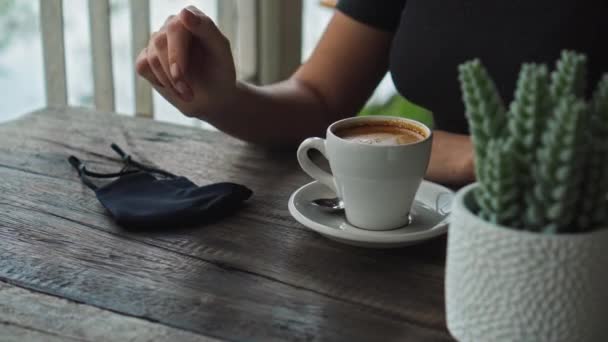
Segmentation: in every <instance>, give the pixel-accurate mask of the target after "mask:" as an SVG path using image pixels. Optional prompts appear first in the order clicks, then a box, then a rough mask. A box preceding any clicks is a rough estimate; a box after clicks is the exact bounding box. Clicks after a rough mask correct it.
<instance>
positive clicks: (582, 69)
mask: <svg viewBox="0 0 608 342" xmlns="http://www.w3.org/2000/svg"><path fill="white" fill-rule="evenodd" d="M586 66H587V57H586V56H585V55H582V54H578V53H576V52H573V51H563V52H562V55H561V58H560V59H559V60H558V61H557V63H555V71H553V72H552V73H551V97H552V98H553V100H554V105H557V104H558V102H559V101H560V99H562V98H563V97H566V96H568V95H570V94H573V95H574V96H576V97H579V98H582V97H584V96H585V88H586V87H587V84H586V83H587V69H586Z"/></svg>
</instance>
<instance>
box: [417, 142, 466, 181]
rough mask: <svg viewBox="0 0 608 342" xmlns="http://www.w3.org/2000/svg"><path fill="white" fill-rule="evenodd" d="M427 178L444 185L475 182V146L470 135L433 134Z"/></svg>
mask: <svg viewBox="0 0 608 342" xmlns="http://www.w3.org/2000/svg"><path fill="white" fill-rule="evenodd" d="M426 178H427V179H429V180H431V181H434V182H438V183H443V184H450V185H464V184H467V183H470V182H473V181H475V167H474V158H473V145H472V143H471V138H470V137H469V136H468V135H463V134H454V133H448V132H445V131H434V132H433V150H432V152H431V160H430V162H429V167H428V169H427V173H426Z"/></svg>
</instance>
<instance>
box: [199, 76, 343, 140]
mask: <svg viewBox="0 0 608 342" xmlns="http://www.w3.org/2000/svg"><path fill="white" fill-rule="evenodd" d="M338 118H339V117H337V116H336V114H335V113H332V111H331V110H330V109H329V108H328V106H327V105H326V104H325V103H324V100H323V98H322V97H321V96H320V95H319V94H317V93H316V92H315V91H314V90H313V89H312V88H311V87H309V86H307V85H306V84H304V83H302V82H301V81H298V80H297V79H295V78H291V79H289V80H286V81H283V82H280V83H276V84H273V85H269V86H261V87H260V86H254V85H251V84H246V83H239V84H238V85H237V90H236V92H235V95H234V98H233V100H232V101H231V103H230V104H228V105H227V106H225V109H224V110H223V111H222V112H221V113H210V114H209V115H207V116H206V117H205V118H204V119H206V120H207V121H208V122H209V123H210V124H212V125H214V126H215V127H217V128H218V129H220V130H222V131H224V132H226V133H228V134H230V135H232V136H234V137H237V138H239V139H242V140H245V141H248V142H252V143H255V144H261V145H266V146H273V147H284V146H296V145H297V144H298V143H299V142H300V141H302V140H303V139H304V138H306V137H310V136H319V135H322V134H323V133H324V130H325V128H327V126H328V125H329V124H330V123H331V122H333V121H335V120H336V119H338Z"/></svg>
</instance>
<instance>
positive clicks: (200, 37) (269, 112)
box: [136, 7, 474, 184]
mask: <svg viewBox="0 0 608 342" xmlns="http://www.w3.org/2000/svg"><path fill="white" fill-rule="evenodd" d="M391 39H392V35H391V34H390V33H388V32H385V31H382V30H377V29H374V28H371V27H370V26H367V25H364V24H362V23H359V22H357V21H355V20H354V19H351V18H350V17H348V16H346V15H344V14H342V13H340V12H336V14H335V15H334V17H333V18H332V20H331V22H330V24H329V25H328V27H327V29H326V31H325V33H324V34H323V36H322V38H321V40H320V42H319V44H318V45H317V47H316V49H315V51H314V52H313V54H312V56H311V57H310V59H309V60H308V61H307V62H306V63H304V64H303V65H302V66H300V68H299V69H298V70H297V71H296V72H295V73H294V74H293V75H292V76H291V77H290V78H289V79H288V80H286V81H283V82H280V83H276V84H273V85H268V86H261V87H258V86H254V85H250V84H247V83H243V82H238V81H236V76H235V69H234V63H233V59H232V55H231V53H230V46H229V42H228V41H227V39H226V38H225V37H224V36H223V35H222V34H221V33H220V31H219V30H218V28H217V27H216V26H215V24H213V22H212V21H211V20H210V19H209V17H207V16H205V15H204V14H203V13H202V12H200V11H199V10H198V9H196V8H194V7H188V8H187V9H184V10H183V11H181V12H180V14H179V15H178V16H174V17H170V18H169V19H168V20H167V23H166V24H165V25H164V26H163V28H161V30H160V31H159V32H156V33H155V34H153V36H152V38H151V40H150V44H149V46H148V47H147V48H146V49H144V50H143V51H142V52H141V53H140V55H139V57H138V59H137V62H136V68H137V71H138V73H139V74H140V75H141V76H143V77H144V78H146V79H147V80H148V81H149V82H150V83H151V84H152V85H153V86H154V88H155V89H156V90H157V91H158V92H159V93H161V94H162V95H163V96H164V97H165V98H166V99H167V100H168V101H170V102H171V103H172V104H173V105H175V106H176V107H177V108H178V109H179V110H180V111H181V112H182V113H184V114H185V115H188V116H196V117H199V118H201V119H203V120H205V121H207V122H209V123H211V124H212V125H214V126H216V127H217V128H218V129H220V130H222V131H224V132H226V133H228V134H230V135H233V136H235V137H237V138H239V139H243V140H246V141H250V142H253V143H256V144H263V145H266V146H272V147H278V146H285V145H296V144H297V143H299V142H300V141H301V140H302V139H304V138H306V137H310V136H318V135H322V134H323V133H324V130H325V128H326V127H327V126H328V125H329V124H330V123H331V122H333V121H336V120H338V119H341V118H344V117H348V116H353V115H355V114H356V113H357V112H358V110H360V109H361V107H363V105H364V104H365V102H366V100H367V99H368V98H369V96H370V95H371V93H372V92H373V90H374V88H375V87H376V86H377V84H378V82H379V81H380V79H381V78H382V76H383V75H384V74H385V73H386V71H387V69H388V56H389V50H390V44H391ZM434 134H435V139H434V142H433V152H432V155H431V162H430V165H429V169H428V172H427V178H428V179H430V180H433V181H437V182H442V183H452V184H462V183H466V182H468V181H470V180H472V179H473V178H474V174H473V166H472V164H473V158H472V148H471V144H470V139H469V137H468V136H463V135H455V134H450V133H446V132H441V131H435V132H434Z"/></svg>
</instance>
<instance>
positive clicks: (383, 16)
mask: <svg viewBox="0 0 608 342" xmlns="http://www.w3.org/2000/svg"><path fill="white" fill-rule="evenodd" d="M405 2H406V0H383V1H374V0H340V1H339V2H338V6H337V7H338V10H339V11H340V12H342V13H344V14H346V15H347V16H349V17H351V18H353V19H355V20H356V21H359V22H362V23H364V24H367V25H370V26H372V27H374V28H377V29H380V30H384V31H389V32H395V31H396V30H397V27H398V26H399V21H400V19H401V12H402V11H403V7H404V6H405Z"/></svg>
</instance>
